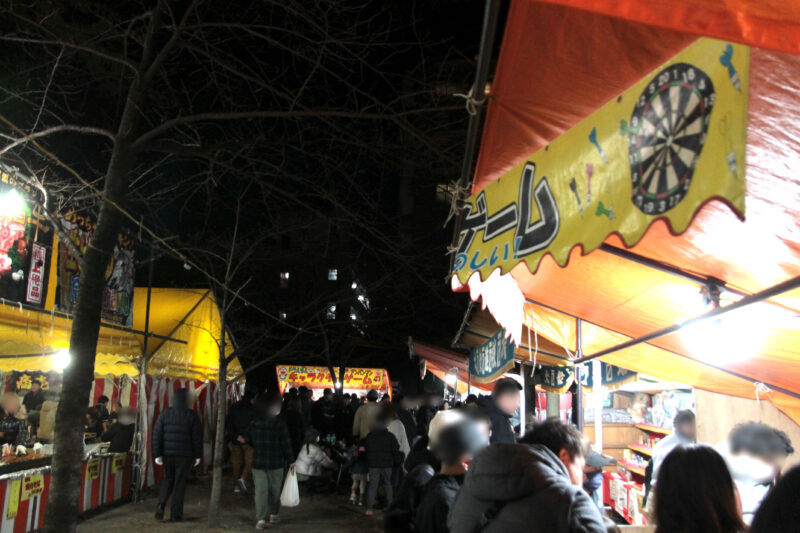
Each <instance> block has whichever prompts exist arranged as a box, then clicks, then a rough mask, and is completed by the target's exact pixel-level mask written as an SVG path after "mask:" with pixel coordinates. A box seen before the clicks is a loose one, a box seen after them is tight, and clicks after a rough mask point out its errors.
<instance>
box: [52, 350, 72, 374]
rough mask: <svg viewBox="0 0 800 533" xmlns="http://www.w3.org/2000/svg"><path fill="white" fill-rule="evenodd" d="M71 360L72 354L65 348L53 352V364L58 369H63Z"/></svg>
mask: <svg viewBox="0 0 800 533" xmlns="http://www.w3.org/2000/svg"><path fill="white" fill-rule="evenodd" d="M71 362H72V354H70V353H69V350H68V349H67V348H64V349H63V350H59V351H57V352H56V353H54V354H53V366H54V367H56V369H58V370H64V369H65V368H67V367H68V366H69V364H70V363H71Z"/></svg>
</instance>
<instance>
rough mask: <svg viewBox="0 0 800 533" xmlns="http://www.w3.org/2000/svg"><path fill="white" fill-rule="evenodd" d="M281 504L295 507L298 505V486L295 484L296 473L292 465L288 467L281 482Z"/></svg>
mask: <svg viewBox="0 0 800 533" xmlns="http://www.w3.org/2000/svg"><path fill="white" fill-rule="evenodd" d="M281 505H282V506H283V507H297V506H298V505H300V487H298V486H297V473H296V472H295V469H294V467H292V468H290V469H289V473H287V474H286V479H285V480H284V482H283V490H282V491H281Z"/></svg>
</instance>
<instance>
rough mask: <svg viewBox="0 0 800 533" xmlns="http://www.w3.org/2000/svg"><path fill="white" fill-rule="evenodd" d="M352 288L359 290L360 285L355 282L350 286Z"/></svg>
mask: <svg viewBox="0 0 800 533" xmlns="http://www.w3.org/2000/svg"><path fill="white" fill-rule="evenodd" d="M350 288H351V289H353V290H356V289H357V288H358V283H357V282H355V281H354V282H353V283H351V284H350Z"/></svg>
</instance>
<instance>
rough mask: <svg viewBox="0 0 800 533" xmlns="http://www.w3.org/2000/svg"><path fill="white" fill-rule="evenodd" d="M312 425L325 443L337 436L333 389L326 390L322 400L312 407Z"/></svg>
mask: <svg viewBox="0 0 800 533" xmlns="http://www.w3.org/2000/svg"><path fill="white" fill-rule="evenodd" d="M311 425H312V426H314V429H316V430H317V432H318V433H319V436H320V439H321V440H323V441H327V440H328V437H329V436H330V435H334V436H335V435H336V405H335V404H334V403H333V391H332V390H331V389H325V390H324V391H323V393H322V398H320V399H319V400H318V401H317V402H315V403H314V405H312V406H311Z"/></svg>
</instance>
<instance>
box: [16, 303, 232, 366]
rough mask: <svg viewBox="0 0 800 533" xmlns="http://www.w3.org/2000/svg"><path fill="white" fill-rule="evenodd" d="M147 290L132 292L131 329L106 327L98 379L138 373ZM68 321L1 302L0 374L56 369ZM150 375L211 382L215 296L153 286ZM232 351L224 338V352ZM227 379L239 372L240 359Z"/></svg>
mask: <svg viewBox="0 0 800 533" xmlns="http://www.w3.org/2000/svg"><path fill="white" fill-rule="evenodd" d="M146 308H147V289H146V288H136V289H135V293H134V309H133V328H126V327H121V326H116V325H112V324H107V323H104V324H103V325H102V326H101V328H100V335H99V338H98V342H97V355H96V359H95V374H96V375H98V376H105V375H113V376H121V375H123V374H127V375H130V376H135V375H137V374H138V369H137V364H138V361H139V358H140V357H141V355H142V347H143V341H144V335H143V333H142V332H143V331H144V323H145V315H146ZM71 329H72V318H71V317H68V316H65V315H63V314H60V313H51V312H49V311H37V310H29V309H26V308H22V307H19V306H17V305H14V304H6V303H0V371H4V372H10V371H14V370H17V371H41V372H48V371H52V370H59V367H58V359H59V354H60V353H61V352H63V351H64V350H67V349H68V348H69V336H70V331H71ZM149 331H150V333H151V334H152V335H155V336H154V337H151V338H150V340H149V341H148V347H147V352H148V356H149V357H150V360H149V362H148V374H151V375H158V376H162V377H171V378H181V379H197V380H201V381H202V380H206V379H210V380H214V379H216V376H217V371H218V366H219V365H218V351H217V343H216V339H218V338H219V334H220V320H219V311H218V309H217V305H216V302H215V301H214V296H213V295H212V294H211V292H210V291H209V290H207V289H206V290H204V289H162V288H154V289H153V290H152V295H151V303H150V324H149ZM233 350H234V347H233V345H232V343H231V342H230V339H228V343H227V348H226V353H227V354H228V355H230V354H231V353H233ZM228 368H229V375H238V374H240V373H241V371H242V367H241V365H240V364H239V361H238V359H233V361H231V363H230V364H229V367H228Z"/></svg>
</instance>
